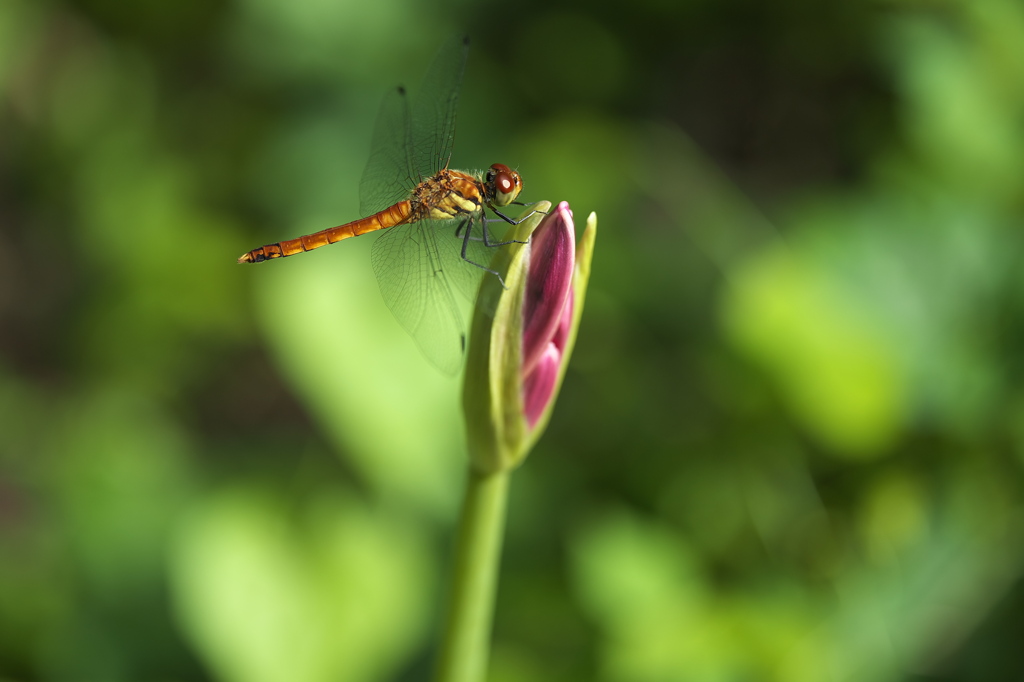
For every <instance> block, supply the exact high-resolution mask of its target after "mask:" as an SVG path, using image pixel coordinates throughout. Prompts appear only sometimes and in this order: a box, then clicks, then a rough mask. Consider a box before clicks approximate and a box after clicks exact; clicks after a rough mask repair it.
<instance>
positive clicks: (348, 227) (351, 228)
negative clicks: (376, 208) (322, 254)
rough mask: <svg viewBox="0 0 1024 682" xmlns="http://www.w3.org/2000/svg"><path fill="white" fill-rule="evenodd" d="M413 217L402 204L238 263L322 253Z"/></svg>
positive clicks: (270, 246)
mask: <svg viewBox="0 0 1024 682" xmlns="http://www.w3.org/2000/svg"><path fill="white" fill-rule="evenodd" d="M411 214H412V204H411V203H410V202H409V201H400V202H398V203H397V204H395V205H394V206H389V207H388V208H385V209H384V210H383V211H380V212H379V213H374V214H373V215H371V216H367V217H365V218H360V219H359V220H353V221H352V222H351V223H345V224H344V225H338V226H337V227H328V228H327V229H326V230H320V231H319V232H314V233H313V234H307V235H305V236H303V237H298V238H296V239H288V240H286V241H283V242H277V243H276V244H267V245H266V246H261V247H259V248H258V249H253V250H252V251H249V252H248V253H245V254H243V255H242V257H241V258H239V259H238V262H239V263H261V262H263V261H265V260H269V259H271V258H284V257H285V256H294V255H295V254H297V253H302V252H303V251H312V250H313V249H319V248H320V247H321V246H327V245H328V244H333V243H335V242H340V241H341V240H342V239H348V238H349V237H358V236H359V235H361V234H366V233H367V232H375V231H376V230H383V229H384V228H386V227H394V226H395V225H400V224H401V223H404V222H405V221H406V220H408V218H409V216H410V215H411Z"/></svg>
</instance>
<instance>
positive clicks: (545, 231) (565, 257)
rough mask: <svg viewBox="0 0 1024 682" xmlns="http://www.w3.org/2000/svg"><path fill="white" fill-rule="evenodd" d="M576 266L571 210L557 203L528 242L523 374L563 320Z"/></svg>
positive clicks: (539, 355)
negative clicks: (528, 270)
mask: <svg viewBox="0 0 1024 682" xmlns="http://www.w3.org/2000/svg"><path fill="white" fill-rule="evenodd" d="M575 264H576V230H575V227H574V225H573V221H572V211H570V210H569V204H568V203H567V202H565V201H563V202H562V203H560V204H559V205H558V206H557V207H556V208H555V210H553V211H552V212H551V213H550V214H549V215H548V216H547V217H546V218H544V220H543V221H542V222H541V224H540V226H539V227H538V228H537V229H536V230H534V232H533V236H532V237H531V239H530V272H529V276H528V277H527V282H526V294H525V298H524V300H523V327H524V329H523V373H524V375H527V376H528V375H529V374H530V372H531V371H532V370H533V367H534V365H535V364H536V363H537V362H538V361H539V359H540V357H541V355H542V354H543V353H545V352H546V347H547V345H548V342H549V341H550V340H551V338H552V337H553V336H554V335H555V332H556V331H557V329H558V326H559V324H560V323H561V321H562V317H563V314H562V313H563V309H564V308H565V302H566V300H567V297H568V295H569V291H570V290H571V289H572V276H573V268H574V267H575Z"/></svg>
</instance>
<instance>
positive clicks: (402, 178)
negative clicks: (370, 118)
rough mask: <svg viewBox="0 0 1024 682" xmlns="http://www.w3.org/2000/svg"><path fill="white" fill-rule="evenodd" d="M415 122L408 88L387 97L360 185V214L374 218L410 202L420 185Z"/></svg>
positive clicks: (391, 93)
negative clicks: (415, 164)
mask: <svg viewBox="0 0 1024 682" xmlns="http://www.w3.org/2000/svg"><path fill="white" fill-rule="evenodd" d="M411 149H412V119H411V118H410V116H409V97H408V95H407V94H406V92H405V88H401V87H399V88H395V89H394V90H392V91H391V92H389V93H388V94H387V95H385V97H384V101H383V102H382V103H381V107H380V113H379V114H377V123H376V125H375V127H374V129H373V139H372V141H371V143H370V159H369V161H367V162H366V168H364V169H363V177H362V180H360V182H359V210H360V212H361V213H362V214H363V215H364V216H368V215H373V214H374V213H376V212H378V211H382V210H384V209H385V208H387V207H388V206H391V205H392V204H395V203H398V202H399V201H402V200H403V199H407V198H409V194H410V193H411V192H412V190H413V189H414V188H415V187H416V185H418V184H419V182H420V177H419V173H418V172H417V171H416V169H415V168H414V167H413V165H412V156H411V154H410V150H411Z"/></svg>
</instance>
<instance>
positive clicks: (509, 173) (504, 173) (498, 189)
mask: <svg viewBox="0 0 1024 682" xmlns="http://www.w3.org/2000/svg"><path fill="white" fill-rule="evenodd" d="M487 180H488V182H489V183H491V184H492V186H493V187H494V203H495V204H497V205H498V206H505V205H507V204H510V203H512V201H514V200H515V198H516V197H517V196H518V195H519V190H521V189H522V188H523V182H522V180H520V179H519V173H517V172H515V171H514V170H512V169H511V168H509V167H508V166H506V165H505V164H503V163H496V164H494V165H493V166H491V167H490V169H489V170H488V171H487Z"/></svg>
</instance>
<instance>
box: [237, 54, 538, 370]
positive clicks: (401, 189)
mask: <svg viewBox="0 0 1024 682" xmlns="http://www.w3.org/2000/svg"><path fill="white" fill-rule="evenodd" d="M468 53H469V39H468V38H466V37H456V38H453V39H451V40H449V41H448V43H446V44H445V46H444V47H442V49H441V51H440V52H439V53H438V56H437V57H436V58H435V60H434V62H433V64H432V65H431V66H430V67H429V69H428V70H427V74H426V76H425V77H424V80H423V84H422V86H421V88H420V91H419V93H418V97H417V99H415V100H414V101H412V102H410V99H411V98H410V96H409V94H408V93H407V92H406V90H405V88H403V87H401V86H399V87H397V88H395V89H393V90H391V91H390V92H389V93H388V94H387V95H386V96H385V98H384V102H383V104H382V105H381V109H380V113H379V114H378V116H377V123H376V127H375V129H374V134H373V137H372V140H371V153H370V158H369V160H368V162H367V164H366V168H365V170H364V171H363V176H362V180H361V181H360V184H359V194H360V212H361V213H362V214H363V215H364V216H365V217H363V218H360V219H358V220H354V221H352V222H349V223H345V224H344V225H338V226H336V227H329V228H327V229H325V230H321V231H319V232H316V233H313V234H308V235H304V236H302V237H297V238H295V239H287V240H284V241H280V242H276V243H274V244H267V245H265V246H260V247H258V248H255V249H252V250H251V251H248V252H246V253H245V254H243V255H242V256H241V257H240V258H239V259H238V262H239V263H260V262H263V261H267V260H273V259H276V258H283V257H285V256H294V255H296V254H300V253H305V252H306V251H312V250H313V249H318V248H320V247H321V246H327V245H328V244H334V243H336V242H339V241H342V240H344V239H348V238H350V237H357V236H360V235H363V234H367V233H370V232H378V231H379V232H381V234H380V236H379V237H378V238H377V239H376V241H375V242H374V244H373V247H372V249H371V253H370V259H371V263H372V265H373V270H374V274H375V275H376V277H377V283H378V285H379V287H380V292H381V295H382V296H383V298H384V301H385V303H386V304H387V306H388V308H390V310H391V312H392V314H393V315H394V316H395V318H396V319H397V320H398V322H399V323H400V324H401V325H402V327H404V328H405V330H406V331H407V332H408V333H409V334H410V336H412V338H413V339H414V340H415V341H416V344H417V345H418V346H419V348H420V350H421V351H422V352H423V354H424V355H425V356H426V357H427V359H428V360H429V361H430V362H431V363H432V364H434V365H435V366H437V367H438V369H440V370H441V371H442V372H444V373H446V374H449V375H454V374H456V373H458V371H459V369H460V367H461V366H462V357H463V354H464V352H465V345H466V334H465V322H464V319H463V316H462V312H461V310H460V306H459V304H458V302H457V299H456V297H455V293H454V292H458V293H459V294H461V295H462V296H464V297H465V298H467V299H469V300H472V299H473V297H474V295H475V294H476V292H477V289H478V288H479V285H480V281H481V278H482V277H484V276H487V275H491V276H495V277H498V279H499V280H501V275H500V273H498V272H497V271H495V270H492V269H491V268H490V267H489V263H490V262H491V256H492V255H493V253H494V249H495V248H498V247H502V246H506V245H508V244H511V243H513V241H514V240H513V241H500V240H497V239H495V238H494V237H493V236H492V235H491V233H490V230H489V229H488V225H489V224H490V223H493V222H496V221H498V222H501V221H503V222H505V223H509V224H512V225H516V224H518V223H519V222H521V221H522V220H525V219H526V218H528V217H529V216H530V215H533V214H534V213H537V211H531V212H530V213H528V214H527V215H526V216H523V217H522V218H519V219H514V218H511V217H509V216H507V215H505V213H503V212H502V211H501V210H500V209H501V208H504V207H507V206H509V205H512V204H516V205H520V206H526V205H527V204H523V203H522V202H520V201H517V198H518V196H519V193H520V192H521V191H522V188H523V182H522V178H521V177H520V176H519V173H518V172H517V171H516V170H513V169H512V168H510V167H509V166H507V165H505V164H501V163H495V164H493V165H492V166H491V167H490V168H488V169H487V170H486V171H484V172H464V171H459V170H454V169H450V168H449V167H448V164H449V162H450V160H451V154H452V146H453V142H454V138H455V114H456V109H457V105H458V98H459V89H460V86H461V83H462V76H463V73H464V72H465V68H466V58H467V56H468ZM485 209H486V210H485ZM487 210H489V211H491V212H492V213H494V215H496V216H497V218H488V217H487V214H486V211H487ZM502 285H503V286H504V281H502Z"/></svg>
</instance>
